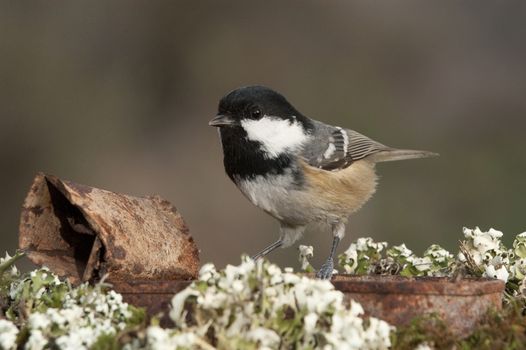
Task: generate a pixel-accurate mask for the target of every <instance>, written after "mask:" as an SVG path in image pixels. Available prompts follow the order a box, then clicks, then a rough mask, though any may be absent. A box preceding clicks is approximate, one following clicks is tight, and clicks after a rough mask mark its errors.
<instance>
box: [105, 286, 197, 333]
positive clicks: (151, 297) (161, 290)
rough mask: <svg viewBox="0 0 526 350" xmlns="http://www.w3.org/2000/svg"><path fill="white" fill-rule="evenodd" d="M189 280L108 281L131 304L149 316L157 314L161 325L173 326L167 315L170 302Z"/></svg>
mask: <svg viewBox="0 0 526 350" xmlns="http://www.w3.org/2000/svg"><path fill="white" fill-rule="evenodd" d="M191 283H192V282H191V281H182V280H179V281H139V280H135V281H110V284H111V285H112V287H113V289H114V290H115V291H116V292H118V293H120V294H122V297H123V300H124V301H125V302H127V303H129V304H131V305H134V306H137V307H143V308H145V309H146V314H147V315H148V316H149V317H154V316H159V317H160V320H161V326H163V327H170V326H173V322H172V321H171V319H170V317H169V311H170V302H171V300H172V298H173V296H174V295H175V294H176V293H179V292H180V291H182V290H183V289H185V288H186V287H188V286H189V285H190V284H191Z"/></svg>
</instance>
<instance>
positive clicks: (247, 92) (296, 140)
mask: <svg viewBox="0 0 526 350" xmlns="http://www.w3.org/2000/svg"><path fill="white" fill-rule="evenodd" d="M209 125H210V126H215V127H218V128H220V130H221V133H222V134H224V135H226V134H228V135H231V136H234V135H235V136H234V137H243V138H246V139H248V140H250V141H255V142H258V143H259V144H261V145H262V150H263V151H264V152H266V154H267V157H273V156H277V154H280V153H282V152H284V151H286V150H287V149H288V150H291V149H295V148H297V147H298V146H300V145H301V144H302V143H303V142H304V141H305V140H306V139H307V138H308V137H309V134H310V129H311V128H312V121H311V120H310V119H309V118H307V117H305V116H303V115H302V114H301V113H300V112H298V111H297V110H296V109H295V108H294V107H293V106H292V105H291V104H290V103H289V102H288V101H287V100H286V99H285V97H283V95H281V94H280V93H278V92H276V91H274V90H272V89H269V88H266V87H263V86H247V87H242V88H239V89H236V90H234V91H232V92H230V93H228V94H227V95H226V96H224V97H223V98H222V99H221V101H220V102H219V108H218V113H217V116H216V117H215V118H214V119H212V120H211V121H210V123H209Z"/></svg>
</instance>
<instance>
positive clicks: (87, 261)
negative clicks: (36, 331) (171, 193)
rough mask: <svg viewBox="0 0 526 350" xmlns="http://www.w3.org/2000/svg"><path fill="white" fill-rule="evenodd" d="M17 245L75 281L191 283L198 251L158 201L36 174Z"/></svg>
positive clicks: (180, 223) (164, 203) (168, 208)
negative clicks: (172, 281) (182, 281)
mask: <svg viewBox="0 0 526 350" xmlns="http://www.w3.org/2000/svg"><path fill="white" fill-rule="evenodd" d="M19 246H20V248H21V249H24V250H26V251H27V252H28V256H29V258H30V259H31V260H32V261H33V262H34V263H35V264H38V265H46V266H48V267H49V268H50V269H51V270H52V271H53V272H55V273H56V274H58V275H60V276H64V277H67V278H68V279H69V280H70V281H71V282H73V283H78V282H81V281H96V280H97V279H99V278H101V277H102V276H107V277H108V279H111V280H113V281H116V280H165V281H170V280H187V279H192V278H195V277H196V276H197V273H198V269H199V251H198V249H197V246H196V244H195V242H194V240H193V239H192V237H191V236H190V234H189V232H188V228H187V227H186V225H185V223H184V220H183V218H182V216H181V215H180V214H179V213H178V212H177V210H176V209H175V207H173V206H172V205H171V204H170V203H169V202H168V201H166V200H164V199H162V198H160V197H159V196H153V197H133V196H129V195H125V194H119V193H114V192H111V191H106V190H102V189H98V188H94V187H89V186H85V185H80V184H76V183H73V182H70V181H65V180H61V179H59V178H57V177H55V176H51V175H45V174H38V175H37V176H36V178H35V180H34V181H33V184H32V186H31V189H30V191H29V193H28V195H27V197H26V199H25V201H24V205H23V208H22V214H21V220H20V236H19Z"/></svg>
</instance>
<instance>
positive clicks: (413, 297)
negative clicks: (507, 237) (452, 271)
mask: <svg viewBox="0 0 526 350" xmlns="http://www.w3.org/2000/svg"><path fill="white" fill-rule="evenodd" d="M332 283H333V284H334V286H335V288H336V289H338V290H340V291H342V292H343V293H344V294H345V298H346V300H351V299H353V300H355V301H357V302H359V303H360V304H361V305H362V306H363V308H364V311H365V313H366V314H367V315H369V316H374V317H378V318H381V319H383V320H385V321H387V322H389V323H391V324H392V325H395V326H399V325H405V324H407V323H409V322H410V321H411V320H412V319H414V318H415V317H418V316H423V315H425V314H433V313H434V314H436V315H438V316H439V317H440V318H441V319H442V320H443V321H444V322H445V323H446V324H447V325H448V327H449V329H450V331H451V332H452V333H453V334H454V335H457V336H463V335H468V334H469V333H470V331H472V330H473V329H474V328H475V327H476V325H477V323H478V322H479V321H481V320H482V318H483V317H484V315H485V314H486V313H487V312H488V311H489V310H491V309H493V310H500V309H501V308H502V294H503V291H504V282H503V281H500V280H496V279H484V278H483V279H470V278H465V279H460V280H458V281H453V280H451V279H450V278H445V277H416V278H408V277H402V276H349V275H340V274H339V275H336V276H334V278H333V280H332Z"/></svg>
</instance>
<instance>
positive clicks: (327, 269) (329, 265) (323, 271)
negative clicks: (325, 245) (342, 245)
mask: <svg viewBox="0 0 526 350" xmlns="http://www.w3.org/2000/svg"><path fill="white" fill-rule="evenodd" d="M333 270H334V262H333V261H332V258H329V259H327V261H325V263H324V264H323V265H321V267H320V269H319V270H318V272H317V273H316V277H317V278H319V279H322V280H330V279H331V277H332V271H333Z"/></svg>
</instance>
